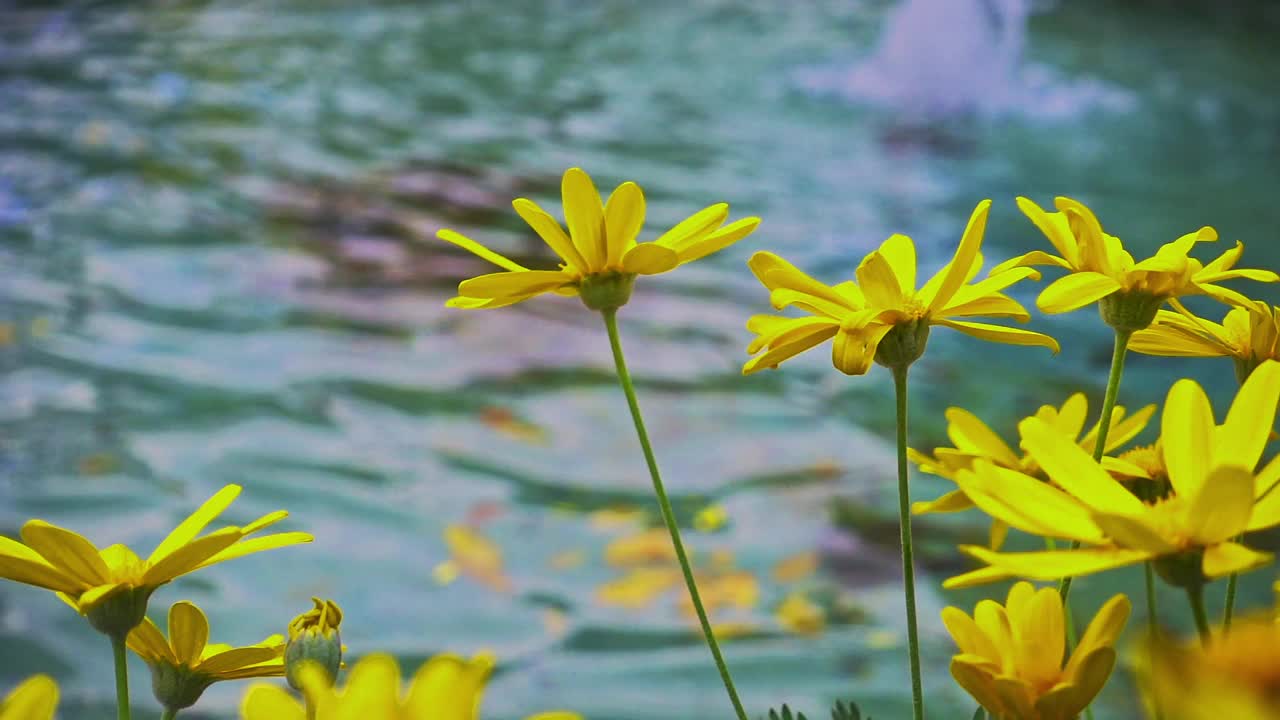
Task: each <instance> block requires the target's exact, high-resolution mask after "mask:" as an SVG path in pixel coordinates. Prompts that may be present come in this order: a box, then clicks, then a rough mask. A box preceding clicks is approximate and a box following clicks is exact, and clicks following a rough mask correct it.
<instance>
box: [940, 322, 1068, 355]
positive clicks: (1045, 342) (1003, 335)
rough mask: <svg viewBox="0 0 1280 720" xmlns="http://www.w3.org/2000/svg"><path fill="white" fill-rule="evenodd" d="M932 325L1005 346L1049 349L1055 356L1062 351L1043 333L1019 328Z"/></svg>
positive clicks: (982, 325)
mask: <svg viewBox="0 0 1280 720" xmlns="http://www.w3.org/2000/svg"><path fill="white" fill-rule="evenodd" d="M932 324H934V325H942V326H944V327H949V328H951V329H952V330H959V331H960V332H962V333H964V334H965V335H972V336H973V337H976V338H978V339H980V340H989V341H991V342H998V343H1004V344H1005V345H1026V346H1033V347H1043V348H1048V349H1049V350H1051V351H1052V352H1053V353H1054V354H1057V353H1058V351H1059V350H1060V349H1061V348H1059V347H1058V341H1057V340H1054V339H1053V338H1051V337H1049V336H1048V335H1045V334H1043V333H1038V332H1032V331H1030V330H1021V329H1019V328H1011V327H1004V326H1002V325H990V324H987V323H976V322H964V321H960V320H947V319H945V318H937V319H934V320H933V322H932Z"/></svg>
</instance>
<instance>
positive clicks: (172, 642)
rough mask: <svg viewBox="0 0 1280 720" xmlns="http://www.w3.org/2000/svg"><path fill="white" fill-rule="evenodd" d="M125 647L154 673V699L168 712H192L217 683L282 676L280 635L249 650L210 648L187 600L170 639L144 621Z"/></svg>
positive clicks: (174, 616) (179, 606)
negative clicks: (186, 710) (202, 695)
mask: <svg viewBox="0 0 1280 720" xmlns="http://www.w3.org/2000/svg"><path fill="white" fill-rule="evenodd" d="M126 642H127V643H128V646H129V649H130V650H132V651H134V652H135V653H137V654H138V656H139V657H141V658H142V659H143V660H145V661H146V663H147V666H148V667H149V668H151V688H152V690H153V691H154V692H155V695H156V700H158V701H159V702H160V704H161V705H163V706H164V707H165V708H167V709H170V710H181V709H182V708H186V707H191V706H192V705H194V704H195V703H196V701H197V700H199V699H200V695H201V694H203V693H204V691H205V690H206V689H208V687H209V686H210V685H212V684H213V683H215V682H218V681H219V680H243V679H246V678H258V677H280V676H281V675H284V638H283V637H282V636H280V635H272V636H270V637H268V638H267V639H266V640H263V641H262V642H260V643H258V644H257V645H250V646H248V647H232V646H230V645H223V644H216V645H210V644H209V620H208V618H206V617H205V615H204V613H203V612H201V610H200V608H198V607H196V606H195V605H194V604H192V603H189V602H185V601H183V602H177V603H174V604H173V607H171V608H169V637H168V639H165V636H164V633H162V632H160V628H158V627H156V624H155V623H153V622H151V619H150V618H146V619H144V620H143V621H142V624H141V625H139V626H138V627H136V628H134V629H133V631H132V632H130V633H129V637H128V639H127V641H126Z"/></svg>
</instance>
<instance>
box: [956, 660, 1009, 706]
mask: <svg viewBox="0 0 1280 720" xmlns="http://www.w3.org/2000/svg"><path fill="white" fill-rule="evenodd" d="M951 677H953V678H955V681H956V684H957V685H959V686H960V687H962V688H964V691H965V692H967V693H969V694H970V695H971V696H973V699H974V700H977V701H978V704H979V705H981V706H982V707H983V708H985V709H986V710H987V711H989V712H990V713H992V714H993V715H994V716H995V717H1009V716H1008V715H1007V713H1005V711H1004V703H1003V702H1002V701H1001V700H1000V694H999V693H997V692H996V689H995V678H994V677H993V676H992V675H991V673H990V672H987V671H984V670H983V669H981V668H979V667H975V666H974V665H972V664H970V663H966V662H962V661H960V660H959V658H956V659H953V660H952V661H951Z"/></svg>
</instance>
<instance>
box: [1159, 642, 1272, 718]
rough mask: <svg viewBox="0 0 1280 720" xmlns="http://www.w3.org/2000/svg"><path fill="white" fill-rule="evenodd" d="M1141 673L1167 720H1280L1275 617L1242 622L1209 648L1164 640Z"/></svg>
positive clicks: (1208, 646) (1197, 644)
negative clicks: (1276, 719)
mask: <svg viewBox="0 0 1280 720" xmlns="http://www.w3.org/2000/svg"><path fill="white" fill-rule="evenodd" d="M1138 670H1139V673H1138V677H1139V680H1140V681H1141V685H1142V687H1143V690H1144V694H1145V695H1146V696H1147V697H1146V699H1147V702H1148V704H1149V705H1154V706H1156V707H1159V708H1160V716H1162V717H1164V718H1166V719H1167V720H1219V719H1220V718H1231V720H1275V718H1278V717H1280V625H1277V624H1276V623H1275V622H1273V621H1272V620H1271V619H1270V618H1263V617H1255V618H1247V619H1245V620H1237V621H1236V622H1235V623H1233V624H1232V625H1231V632H1229V633H1225V632H1224V633H1217V634H1215V635H1214V638H1213V642H1212V643H1210V644H1209V645H1207V646H1203V645H1201V644H1200V643H1196V644H1194V645H1190V644H1186V645H1184V644H1181V643H1177V642H1174V641H1173V640H1170V639H1168V638H1159V639H1157V640H1155V641H1153V642H1150V643H1148V644H1147V645H1146V646H1145V647H1144V648H1143V651H1142V652H1141V653H1140V655H1139V663H1138Z"/></svg>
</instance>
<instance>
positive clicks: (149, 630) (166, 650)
mask: <svg viewBox="0 0 1280 720" xmlns="http://www.w3.org/2000/svg"><path fill="white" fill-rule="evenodd" d="M126 644H128V646H129V649H130V650H132V651H134V652H135V653H137V654H138V655H139V656H140V657H142V659H144V660H147V661H148V662H151V661H155V660H162V661H164V662H166V663H169V664H170V665H177V664H178V662H179V660H178V658H177V656H176V655H174V654H173V648H171V647H169V641H168V640H166V639H165V637H164V633H162V632H160V628H158V627H156V624H155V623H153V622H151V618H143V619H142V624H141V625H138V626H137V627H135V628H134V629H133V630H130V631H129V637H128V638H127V639H126Z"/></svg>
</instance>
